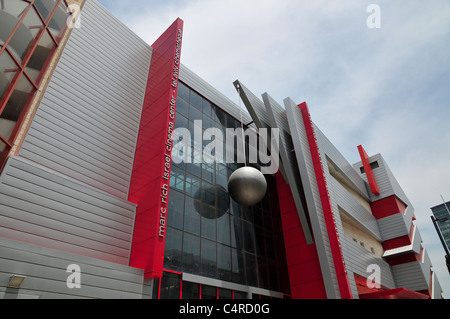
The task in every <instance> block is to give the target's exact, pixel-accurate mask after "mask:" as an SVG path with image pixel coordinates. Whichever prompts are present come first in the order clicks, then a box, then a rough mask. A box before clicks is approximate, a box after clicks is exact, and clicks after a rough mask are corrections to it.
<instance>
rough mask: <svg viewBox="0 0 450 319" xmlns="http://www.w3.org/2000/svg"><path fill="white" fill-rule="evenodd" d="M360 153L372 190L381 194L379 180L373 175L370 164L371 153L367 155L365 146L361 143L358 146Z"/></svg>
mask: <svg viewBox="0 0 450 319" xmlns="http://www.w3.org/2000/svg"><path fill="white" fill-rule="evenodd" d="M358 151H359V155H360V156H361V160H362V163H363V166H364V171H365V172H366V176H367V181H368V182H369V186H370V190H371V191H372V193H373V194H374V195H380V190H379V189H378V185H377V181H376V180H375V176H374V175H373V170H372V167H371V166H370V161H369V155H367V153H366V151H365V150H364V148H363V147H362V146H361V145H360V146H358Z"/></svg>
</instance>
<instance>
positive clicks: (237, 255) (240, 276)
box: [231, 249, 246, 285]
mask: <svg viewBox="0 0 450 319" xmlns="http://www.w3.org/2000/svg"><path fill="white" fill-rule="evenodd" d="M231 271H232V276H233V278H232V281H233V282H236V283H240V284H244V285H245V284H246V281H245V265H244V256H243V255H242V252H240V251H238V250H237V249H231Z"/></svg>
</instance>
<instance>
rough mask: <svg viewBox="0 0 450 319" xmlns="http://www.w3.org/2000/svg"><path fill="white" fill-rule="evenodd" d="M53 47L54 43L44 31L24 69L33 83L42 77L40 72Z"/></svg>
mask: <svg viewBox="0 0 450 319" xmlns="http://www.w3.org/2000/svg"><path fill="white" fill-rule="evenodd" d="M55 47H56V45H55V42H53V40H52V38H51V37H50V36H49V34H48V31H47V30H44V32H43V34H42V37H41V39H40V40H39V43H38V45H37V47H36V49H35V50H34V52H33V55H32V56H31V58H30V61H28V64H27V67H26V68H25V71H26V72H27V74H28V75H29V76H30V78H31V79H32V80H33V82H35V83H38V80H39V76H42V73H41V71H42V70H43V69H44V67H45V64H46V63H47V61H48V60H49V59H50V58H51V56H52V51H53V49H54V48H55Z"/></svg>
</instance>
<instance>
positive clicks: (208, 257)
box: [200, 239, 217, 278]
mask: <svg viewBox="0 0 450 319" xmlns="http://www.w3.org/2000/svg"><path fill="white" fill-rule="evenodd" d="M201 245H202V246H201V273H200V274H201V275H202V276H206V277H210V278H215V277H216V268H217V261H216V243H215V242H213V241H210V240H205V239H202V244H201Z"/></svg>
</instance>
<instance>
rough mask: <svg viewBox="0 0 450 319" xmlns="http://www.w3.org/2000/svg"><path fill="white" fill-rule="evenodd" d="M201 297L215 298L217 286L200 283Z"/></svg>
mask: <svg viewBox="0 0 450 319" xmlns="http://www.w3.org/2000/svg"><path fill="white" fill-rule="evenodd" d="M202 299H217V288H216V287H212V286H206V285H202Z"/></svg>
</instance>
